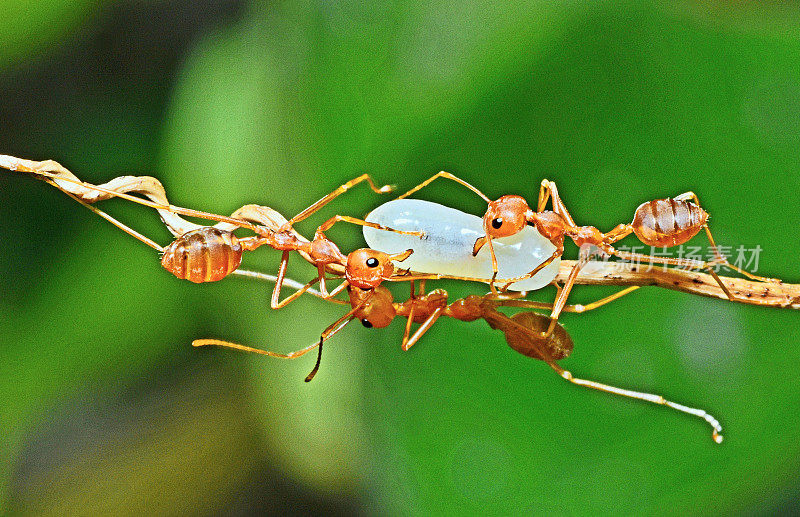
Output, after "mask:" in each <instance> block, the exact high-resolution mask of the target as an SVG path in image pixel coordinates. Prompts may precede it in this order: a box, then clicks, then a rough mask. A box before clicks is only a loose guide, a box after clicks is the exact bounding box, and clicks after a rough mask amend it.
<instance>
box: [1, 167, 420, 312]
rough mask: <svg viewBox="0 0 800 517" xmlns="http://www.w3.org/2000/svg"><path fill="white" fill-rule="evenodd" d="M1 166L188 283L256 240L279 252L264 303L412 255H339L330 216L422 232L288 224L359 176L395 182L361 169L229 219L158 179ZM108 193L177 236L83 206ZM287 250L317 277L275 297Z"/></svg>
mask: <svg viewBox="0 0 800 517" xmlns="http://www.w3.org/2000/svg"><path fill="white" fill-rule="evenodd" d="M0 166H2V167H5V168H8V169H10V170H15V171H22V172H29V173H33V174H35V175H37V176H39V177H42V178H44V179H45V181H47V182H48V183H50V184H51V185H53V186H55V187H56V188H58V189H59V190H61V191H63V192H64V193H66V194H67V195H68V196H70V197H71V198H73V199H75V200H76V201H78V202H79V203H81V204H82V205H83V206H85V207H86V208H88V209H89V210H91V211H92V212H94V213H96V214H97V215H99V216H100V217H102V218H104V219H106V220H108V221H109V222H111V223H112V224H114V225H115V226H117V227H118V228H120V229H122V230H123V231H125V232H126V233H128V234H129V235H131V236H133V237H135V238H136V239H138V240H140V241H142V242H144V243H145V244H147V245H148V246H150V247H152V248H154V249H156V250H158V251H160V252H162V253H163V255H162V259H161V264H162V266H163V267H164V268H165V269H166V270H167V271H169V272H171V273H172V274H174V275H175V276H176V277H178V278H181V279H186V280H189V281H192V282H195V283H201V282H214V281H218V280H221V279H222V278H225V277H226V276H227V275H229V274H231V273H232V272H234V271H236V270H237V269H238V267H239V265H240V264H241V259H242V254H243V252H244V251H249V250H255V249H256V248H258V247H260V246H263V245H267V246H269V247H272V248H274V249H276V250H280V251H282V252H283V255H282V258H281V263H280V267H279V269H278V277H277V282H276V284H275V288H274V290H273V292H272V298H271V301H270V305H271V307H272V308H274V309H277V308H281V307H284V306H286V305H287V304H288V303H290V302H292V301H293V300H295V299H297V297H298V296H300V295H301V294H302V293H304V292H305V291H306V290H308V289H309V288H311V287H312V286H313V285H314V284H316V283H317V282H319V283H320V291H321V294H322V296H323V297H326V298H327V297H331V296H335V295H336V294H337V293H339V292H341V291H342V290H344V289H345V288H346V287H347V286H348V285H355V286H356V287H359V288H362V289H368V288H372V287H376V286H377V285H379V284H380V283H381V282H382V281H384V280H388V279H390V278H391V277H392V275H393V273H394V266H393V264H392V261H402V260H404V259H405V258H407V257H408V256H409V255H410V254H411V250H407V251H405V252H402V253H396V254H386V253H381V252H378V251H373V250H369V249H366V248H362V249H360V250H356V251H355V252H353V253H350V254H349V255H347V256H345V255H343V254H342V253H341V251H340V250H339V248H338V247H337V246H336V244H334V243H333V242H332V241H331V240H330V239H328V238H327V237H326V236H325V234H324V232H326V231H327V230H329V229H330V228H331V227H332V226H333V225H334V224H335V223H337V222H340V221H343V222H349V223H352V224H357V225H361V226H368V227H370V228H375V229H378V230H384V231H393V232H397V233H400V234H405V235H416V236H421V233H420V232H405V231H400V230H393V229H391V228H387V227H385V226H382V225H379V224H376V223H370V222H366V221H362V220H361V219H356V218H354V217H349V216H343V215H335V216H333V217H331V218H330V219H328V220H327V221H325V222H324V223H322V224H321V225H320V226H319V227H318V228H317V230H316V232H315V234H314V239H313V240H312V241H308V240H306V239H305V238H303V237H302V236H300V235H299V234H298V233H297V232H295V231H294V229H293V225H294V223H297V222H300V221H302V220H304V219H306V218H307V217H309V216H311V215H312V214H314V213H315V212H317V211H318V210H320V209H321V208H322V207H324V206H325V205H327V204H328V203H329V202H331V201H332V200H333V199H335V198H336V197H338V196H339V195H341V194H343V193H344V192H346V191H348V190H349V189H351V188H352V187H353V186H355V185H357V184H359V183H361V182H367V184H368V185H369V187H370V188H371V189H372V190H373V191H374V192H376V193H379V194H384V193H388V192H391V191H392V190H393V188H394V187H392V186H390V185H384V186H382V187H378V186H376V185H375V183H374V182H373V181H372V178H371V177H370V176H369V175H368V174H362V175H361V176H358V177H356V178H354V179H352V180H350V181H348V182H347V183H345V184H343V185H341V186H340V187H339V188H337V189H336V190H334V191H333V192H331V193H330V194H328V195H326V196H324V197H322V198H321V199H319V200H318V201H317V202H315V203H314V204H312V205H311V206H309V207H308V208H306V209H305V210H303V211H301V212H300V213H299V214H297V215H296V216H294V217H293V218H291V219H289V220H286V219H285V218H283V217H282V216H280V214H278V213H277V212H275V211H274V210H272V209H270V208H267V207H262V206H258V205H246V206H243V207H242V208H240V209H239V210H237V211H236V212H234V213H233V214H232V215H231V216H230V217H225V216H221V215H217V214H211V213H208V212H201V211H198V210H192V209H187V208H182V207H178V206H175V205H171V204H169V202H168V200H167V198H166V192H165V191H164V187H163V186H162V185H161V183H160V182H159V181H158V180H157V179H155V178H152V177H149V176H121V177H118V178H115V179H113V180H111V181H109V182H108V183H105V184H103V185H92V184H89V183H84V182H82V181H80V180H79V179H78V178H77V177H76V176H75V175H74V174H72V173H71V172H70V171H69V170H67V169H66V168H64V167H63V166H62V165H60V164H59V163H57V162H55V161H52V160H47V161H43V162H35V161H31V160H22V159H19V158H14V157H11V156H5V155H0ZM131 192H135V193H140V194H143V195H145V196H146V197H147V198H148V199H142V198H140V197H136V196H132V195H130V193H131ZM110 197H121V198H124V199H127V200H129V201H132V202H135V203H138V204H142V205H145V206H149V207H152V208H155V209H156V210H158V212H159V214H160V215H161V217H162V220H164V222H165V224H167V226H168V228H169V229H170V231H172V232H173V233H175V234H176V236H177V237H176V239H175V240H174V241H173V242H172V243H171V244H170V245H169V246H167V247H166V248H164V247H162V246H160V245H159V244H157V243H156V242H154V241H153V240H152V239H149V238H148V237H145V236H144V235H142V234H140V233H139V232H137V231H135V230H134V229H132V228H130V227H129V226H127V225H125V224H124V223H122V222H120V221H118V220H117V219H115V218H114V217H112V216H110V215H109V214H107V213H106V212H104V211H102V210H100V209H98V208H96V207H94V206H91V205H90V203H94V202H96V201H100V200H105V199H108V198H110ZM178 214H180V215H187V216H193V217H200V218H203V219H208V220H213V221H218V222H219V223H221V224H218V225H217V226H213V227H211V226H199V225H195V224H194V223H190V222H188V221H186V220H184V219H183V218H181V217H179V215H178ZM251 223H255V224H251ZM239 227H243V228H247V229H250V230H252V231H253V232H255V233H256V235H255V236H250V237H244V238H238V237H236V235H234V234H233V229H235V228H239ZM290 251H297V252H299V253H300V254H302V255H303V256H304V257H305V258H306V259H307V260H308V261H309V262H311V263H312V264H313V265H314V266H316V267H317V270H318V275H317V277H316V278H314V279H313V280H311V281H310V282H308V283H307V284H305V285H304V286H303V287H302V288H300V289H299V290H297V291H296V292H295V293H293V294H292V295H290V296H289V297H287V298H286V299H284V300H282V301H280V291H281V288H282V287H283V284H284V282H283V279H284V277H285V273H286V268H287V265H288V260H289V252H290ZM331 265H336V266H339V269H341V270H342V272H343V273H344V275H345V281H344V282H342V283H341V284H340V285H339V286H338V287H337V288H336V289H335V290H334V291H332V292H331V293H328V291H327V289H326V285H325V271H326V268H328V267H329V266H331ZM409 278H413V277H409V276H407V275H406V277H404V278H403V279H404V280H405V279H409Z"/></svg>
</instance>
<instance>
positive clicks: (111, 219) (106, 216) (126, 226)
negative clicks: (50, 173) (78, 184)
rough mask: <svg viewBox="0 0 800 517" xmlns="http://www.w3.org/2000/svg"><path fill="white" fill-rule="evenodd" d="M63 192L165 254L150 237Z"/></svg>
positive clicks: (161, 247)
mask: <svg viewBox="0 0 800 517" xmlns="http://www.w3.org/2000/svg"><path fill="white" fill-rule="evenodd" d="M47 182H48V183H49V182H50V180H49V179H48V180H47ZM63 192H64V193H65V194H66V195H68V196H69V197H71V198H72V199H74V200H75V201H77V202H78V203H80V204H81V205H83V206H85V207H86V208H88V209H89V210H91V211H92V212H94V213H95V214H97V215H99V216H100V217H102V218H103V219H105V220H106V221H108V222H110V223H111V224H113V225H114V226H116V227H117V228H119V229H120V230H122V231H123V232H125V233H127V234H128V235H130V236H131V237H134V238H136V239H138V240H140V241H142V242H143V243H145V244H147V245H148V246H150V247H151V248H153V249H155V250H156V251H160V252H162V253H163V252H164V247H163V246H160V245H159V244H157V243H156V242H155V241H153V240H152V239H150V238H149V237H145V236H144V235H142V234H141V233H139V232H137V231H136V230H134V229H133V228H131V227H130V226H128V225H127V224H125V223H123V222H121V221H119V220H117V219H116V218H115V217H113V216H111V215H109V214H107V213H106V212H104V211H103V210H100V209H99V208H97V207H94V206H92V205H90V204H89V203H87V202H86V201H84V200H82V199H81V198H79V197H78V196H76V195H75V194H72V193H71V192H67V191H63Z"/></svg>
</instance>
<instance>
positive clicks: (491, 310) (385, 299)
mask: <svg viewBox="0 0 800 517" xmlns="http://www.w3.org/2000/svg"><path fill="white" fill-rule="evenodd" d="M265 279H268V280H271V278H270V277H266V278H265ZM636 288H637V286H631V287H628V288H627V289H624V290H622V291H620V292H618V293H616V294H613V295H611V296H607V297H605V298H603V299H601V300H598V301H596V302H593V303H591V304H587V305H568V306H565V307H564V308H563V310H565V311H567V312H586V311H589V310H592V309H595V308H597V307H600V306H602V305H605V304H607V303H609V302H611V301H613V300H615V299H617V298H619V297H620V296H623V295H625V294H627V293H628V292H631V291H633V290H635V289H636ZM348 294H349V298H350V306H351V309H350V311H348V312H347V313H345V314H344V315H343V316H342V317H340V318H339V319H338V320H336V321H335V322H333V323H332V324H330V325H329V326H328V327H327V328H326V329H325V330H324V331H323V332H322V334H321V335H320V339H319V342H316V343H314V344H312V345H309V346H307V347H305V348H302V349H300V350H296V351H294V352H289V353H285V354H283V353H278V352H272V351H268V350H262V349H258V348H253V347H249V346H245V345H240V344H238V343H231V342H229V341H222V340H218V339H198V340H195V341H194V342H192V345H193V346H195V347H200V346H209V345H215V346H222V347H226V348H233V349H236V350H242V351H245V352H252V353H256V354H261V355H266V356H270V357H277V358H282V359H296V358H298V357H302V356H303V355H305V354H306V353H308V352H310V351H311V350H314V349H315V348H316V349H317V360H316V363H315V364H314V367H313V369H312V370H311V372H310V373H309V374H308V376H306V378H305V381H306V382H310V381H311V380H312V379H313V378H314V376H315V375H316V374H317V372H318V371H319V367H320V362H321V360H322V347H323V344H324V343H325V341H327V340H328V339H330V338H331V337H333V336H334V335H335V334H336V333H337V332H339V331H340V330H341V329H343V328H344V327H345V326H346V325H347V324H348V323H349V322H350V321H352V320H359V321H361V323H362V324H363V325H364V326H365V327H367V328H383V327H386V326H388V325H389V324H390V323H391V322H392V320H393V319H394V318H395V317H396V316H401V317H404V318H407V321H406V325H405V331H404V332H403V339H402V342H401V348H402V349H403V350H408V349H410V348H411V347H412V346H414V344H416V343H417V342H418V341H419V339H420V338H421V337H422V336H423V335H424V334H425V333H426V332H427V331H428V330H430V328H431V327H432V326H433V325H434V323H436V321H437V320H438V319H439V318H440V317H442V316H448V317H451V318H454V319H457V320H460V321H475V320H479V319H483V320H485V321H486V323H488V324H489V326H490V327H491V328H493V329H497V330H501V331H503V333H504V334H505V337H506V342H507V343H508V344H509V346H510V347H511V348H512V349H514V350H515V351H517V352H519V353H521V354H522V355H525V356H527V357H531V358H533V359H539V360H541V361H544V362H545V363H547V365H548V366H550V368H552V369H553V371H555V372H556V373H557V374H558V375H559V376H560V377H561V378H563V379H564V380H566V381H569V382H571V383H573V384H577V385H579V386H584V387H587V388H592V389H596V390H600V391H605V392H607V393H613V394H616V395H622V396H624V397H629V398H634V399H638V400H644V401H647V402H652V403H654V404H660V405H664V406H667V407H670V408H672V409H675V410H677V411H681V412H683V413H687V414H690V415H694V416H697V417H699V418H702V419H703V420H705V421H706V422H707V423H708V424H709V425H711V427H712V429H713V434H712V436H713V439H714V441H715V442H717V443H720V442H722V434H721V432H722V427H721V425H720V424H719V422H718V421H717V420H716V419H715V418H714V417H713V416H711V415H710V414H708V413H707V412H705V411H704V410H702V409H696V408H691V407H688V406H684V405H682V404H677V403H675V402H672V401H669V400H667V399H665V398H664V397H662V396H660V395H654V394H651V393H642V392H638V391H632V390H627V389H623V388H618V387H615V386H609V385H607V384H602V383H599V382H596V381H591V380H586V379H580V378H577V377H575V376H573V374H572V373H571V372H570V371H569V370H565V369H563V368H562V367H561V366H560V365H559V364H558V362H557V361H559V360H561V359H565V358H566V357H568V356H569V355H570V353H571V352H572V350H573V342H572V339H571V338H570V336H569V334H568V333H567V331H566V330H565V329H564V327H563V326H562V325H561V324H560V323H557V324H556V325H555V327H554V328H553V329H552V330H549V331H548V328H549V326H550V325H551V321H552V320H551V319H550V318H548V317H547V316H545V315H542V314H538V313H535V312H530V311H528V312H520V313H518V314H515V315H513V316H507V315H505V314H503V313H501V312H499V311H498V310H497V308H498V307H504V306H505V307H519V308H527V309H550V308H552V307H553V306H552V304H545V303H539V302H532V301H527V300H517V299H506V298H503V297H498V296H496V295H493V294H491V293H490V294H487V295H484V296H476V295H470V296H467V297H466V298H461V299H458V300H456V301H454V302H453V303H450V304H448V294H447V292H446V291H444V290H441V289H436V290H434V291H431V292H430V293H427V294H425V287H424V280H423V282H422V285H420V290H419V292H418V293H415V292H414V282H413V281H412V282H411V297H410V298H409V299H408V300H406V301H405V302H402V303H397V302H394V301H393V297H392V294H391V292H390V291H389V290H388V289H387V288H386V287H385V286H383V285H381V286H378V287H376V288H374V289H371V290H364V289H359V288H357V287H353V286H350V287H348ZM412 322H416V323H419V324H420V325H419V327H418V328H417V329H416V331H414V332H413V334H412V332H411V330H412Z"/></svg>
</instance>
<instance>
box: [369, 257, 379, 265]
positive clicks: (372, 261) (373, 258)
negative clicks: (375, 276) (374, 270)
mask: <svg viewBox="0 0 800 517" xmlns="http://www.w3.org/2000/svg"><path fill="white" fill-rule="evenodd" d="M378 264H379V262H378V259H376V258H375V257H370V258H368V259H367V266H368V267H378Z"/></svg>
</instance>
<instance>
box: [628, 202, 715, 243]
mask: <svg viewBox="0 0 800 517" xmlns="http://www.w3.org/2000/svg"><path fill="white" fill-rule="evenodd" d="M706 221H708V212H706V211H705V210H703V209H702V208H700V207H699V206H697V205H696V204H694V203H691V202H689V201H682V200H676V199H672V198H666V199H656V200H653V201H648V202H646V203H642V204H641V205H639V208H637V209H636V214H635V215H634V217H633V223H631V226H632V227H633V233H635V234H636V236H637V237H638V238H639V240H640V241H642V242H643V243H645V244H647V245H648V246H662V247H670V246H678V245H679V244H683V243H684V242H686V241H688V240H689V239H691V238H692V237H694V236H695V235H697V233H698V232H699V231H700V230H701V229H702V228H703V226H704V225H705V224H706Z"/></svg>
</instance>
